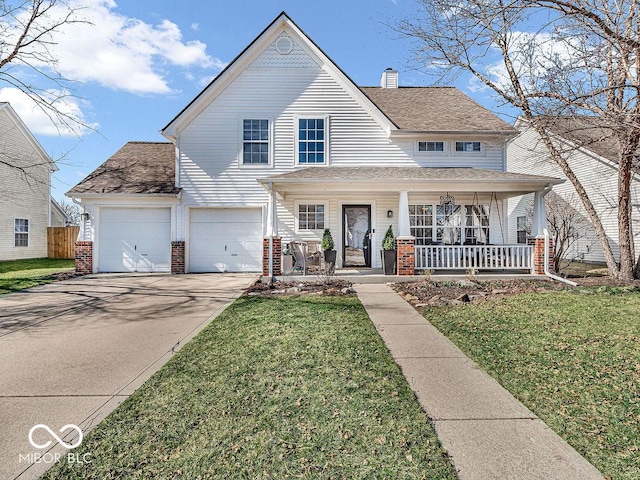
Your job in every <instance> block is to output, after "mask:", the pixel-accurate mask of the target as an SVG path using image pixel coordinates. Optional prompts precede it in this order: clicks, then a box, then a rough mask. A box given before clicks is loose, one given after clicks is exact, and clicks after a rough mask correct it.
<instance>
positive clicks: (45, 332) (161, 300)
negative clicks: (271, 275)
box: [0, 274, 255, 479]
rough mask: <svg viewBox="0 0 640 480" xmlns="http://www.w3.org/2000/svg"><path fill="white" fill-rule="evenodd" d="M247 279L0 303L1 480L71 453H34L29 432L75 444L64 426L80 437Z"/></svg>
mask: <svg viewBox="0 0 640 480" xmlns="http://www.w3.org/2000/svg"><path fill="white" fill-rule="evenodd" d="M254 278H255V275H247V274H202V275H177V276H169V275H126V276H125V275H96V276H91V277H84V278H78V279H73V280H69V281H65V282H58V283H52V284H49V285H44V286H42V287H37V288H34V289H32V290H30V291H28V292H24V293H17V294H13V295H8V296H5V297H0V431H1V432H2V435H0V478H3V479H4V478H7V479H9V478H21V479H23V478H37V476H39V475H41V474H42V473H43V472H44V471H45V470H46V469H47V468H48V467H50V466H51V463H52V461H53V460H54V459H55V454H56V453H59V454H61V455H63V456H65V455H67V454H68V453H69V452H72V450H66V449H64V448H62V447H61V446H60V445H59V444H57V442H55V441H53V442H52V445H51V446H50V447H48V448H36V447H34V446H33V445H32V444H31V443H30V441H29V431H30V429H31V428H32V427H33V426H35V425H37V424H44V425H47V426H48V427H49V428H50V429H51V430H52V431H53V432H54V433H56V434H57V435H59V436H60V437H62V438H63V439H64V440H65V441H67V442H68V443H71V444H73V443H75V440H74V439H77V438H79V436H78V435H77V434H76V433H75V432H74V430H73V429H72V428H68V429H66V430H64V431H63V432H62V433H59V430H60V429H61V428H62V427H63V426H65V425H67V424H75V425H78V426H79V427H80V428H81V430H82V432H83V434H86V433H87V432H88V431H89V430H90V429H91V428H92V427H93V426H95V425H96V424H97V423H99V422H100V421H101V420H102V419H103V418H104V417H105V416H106V415H107V414H108V413H109V412H111V411H112V410H113V409H114V408H115V407H116V406H117V405H118V404H120V403H121V402H122V401H123V400H124V399H125V398H126V397H127V396H129V395H130V394H131V393H133V391H134V390H135V389H136V388H137V387H139V386H140V385H141V384H142V383H143V382H144V381H145V380H146V379H148V378H149V377H150V376H151V375H152V374H153V373H154V372H155V371H156V370H158V369H159V368H160V367H161V366H162V365H163V364H164V363H165V362H166V361H167V360H169V359H170V358H171V356H172V355H173V354H174V352H175V351H177V350H179V348H180V347H181V346H182V345H184V343H186V342H187V341H188V340H189V339H191V338H192V337H193V336H194V335H195V334H196V333H197V332H199V331H200V330H201V329H202V328H203V327H204V326H206V324H207V323H209V322H210V321H211V320H212V319H213V318H214V317H215V316H216V315H217V314H219V313H220V312H221V311H222V310H223V309H224V308H225V307H226V306H227V305H228V304H229V303H230V302H231V301H232V300H233V299H234V298H236V297H237V296H238V295H239V293H240V292H241V290H242V289H243V288H244V287H246V286H248V285H249V284H250V283H251V282H252V280H253V279H254ZM65 434H67V436H66V437H65ZM31 438H32V440H33V443H35V444H37V445H43V444H45V443H46V442H47V441H48V440H54V437H53V436H52V435H51V433H49V432H47V431H46V429H44V428H42V427H40V428H37V429H36V430H34V431H33V434H32V437H31ZM34 460H35V462H34ZM86 460H90V459H89V458H87V459H86Z"/></svg>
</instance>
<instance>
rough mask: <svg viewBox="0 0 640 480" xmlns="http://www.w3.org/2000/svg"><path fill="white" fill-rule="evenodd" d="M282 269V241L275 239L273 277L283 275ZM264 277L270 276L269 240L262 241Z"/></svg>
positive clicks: (278, 238)
mask: <svg viewBox="0 0 640 480" xmlns="http://www.w3.org/2000/svg"><path fill="white" fill-rule="evenodd" d="M281 269H282V239H281V238H280V237H273V276H274V277H275V276H278V275H281ZM262 275H263V276H265V277H268V276H269V239H268V238H264V239H263V240H262Z"/></svg>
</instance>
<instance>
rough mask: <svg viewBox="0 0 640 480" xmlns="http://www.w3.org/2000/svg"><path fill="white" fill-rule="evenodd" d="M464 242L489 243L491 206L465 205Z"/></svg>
mask: <svg viewBox="0 0 640 480" xmlns="http://www.w3.org/2000/svg"><path fill="white" fill-rule="evenodd" d="M464 208H465V211H466V222H465V227H464V242H465V243H467V244H476V243H489V206H488V205H465V207H464Z"/></svg>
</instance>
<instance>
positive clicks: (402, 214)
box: [398, 192, 413, 238]
mask: <svg viewBox="0 0 640 480" xmlns="http://www.w3.org/2000/svg"><path fill="white" fill-rule="evenodd" d="M400 237H411V224H410V223H409V193H408V192H400V204H399V205H398V238H400ZM411 238H413V237H411Z"/></svg>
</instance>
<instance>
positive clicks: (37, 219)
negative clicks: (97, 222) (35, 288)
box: [0, 102, 64, 260]
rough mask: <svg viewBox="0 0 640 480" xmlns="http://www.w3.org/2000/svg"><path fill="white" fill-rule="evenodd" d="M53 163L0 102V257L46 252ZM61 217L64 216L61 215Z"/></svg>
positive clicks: (53, 211)
mask: <svg viewBox="0 0 640 480" xmlns="http://www.w3.org/2000/svg"><path fill="white" fill-rule="evenodd" d="M57 170H58V168H57V167H56V165H55V163H54V162H53V160H51V158H50V157H49V155H48V154H47V153H46V152H45V151H44V150H43V148H42V147H41V146H40V144H39V143H38V141H37V140H36V139H35V138H34V136H33V135H32V134H31V132H30V131H29V129H28V128H27V127H26V125H25V124H24V123H23V122H22V120H21V119H20V117H18V115H17V114H16V112H15V110H14V109H13V108H12V107H11V105H10V104H9V103H6V102H4V103H2V102H0V179H1V181H2V192H0V260H19V259H23V258H40V257H46V256H47V227H48V226H51V225H53V223H52V221H53V222H55V220H56V218H57V213H58V212H57V209H56V203H55V200H53V199H52V198H51V193H50V192H51V173H52V172H55V171H57ZM62 221H64V218H62Z"/></svg>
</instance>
